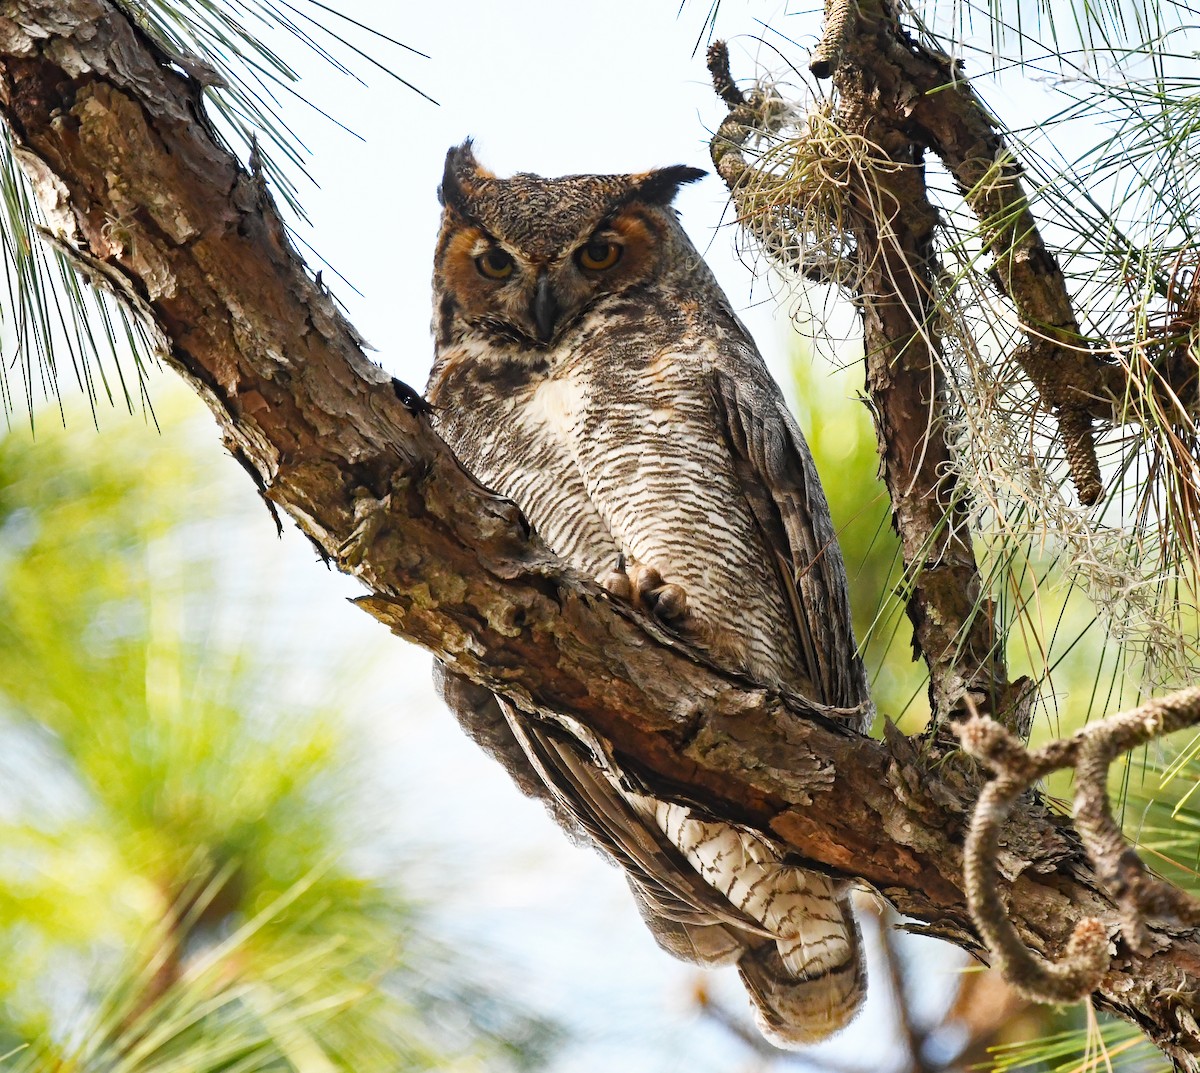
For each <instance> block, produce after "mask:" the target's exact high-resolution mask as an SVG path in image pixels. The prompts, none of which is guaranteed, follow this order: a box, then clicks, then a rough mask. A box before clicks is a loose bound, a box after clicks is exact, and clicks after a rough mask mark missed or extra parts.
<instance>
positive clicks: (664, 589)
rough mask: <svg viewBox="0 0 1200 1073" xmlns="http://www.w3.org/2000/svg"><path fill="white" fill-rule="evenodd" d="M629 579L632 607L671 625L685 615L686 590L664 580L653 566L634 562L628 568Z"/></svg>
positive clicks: (675, 623)
mask: <svg viewBox="0 0 1200 1073" xmlns="http://www.w3.org/2000/svg"><path fill="white" fill-rule="evenodd" d="M629 580H630V584H631V587H632V589H633V606H634V607H636V608H638V609H639V610H641V611H648V612H650V614H652V615H654V617H655V618H657V619H661V620H662V621H663V622H667V623H671V624H672V625H678V624H679V623H680V622H681V621H682V620H683V619H684V618H686V617H687V613H688V599H687V591H686V590H685V589H684V588H683V587H682V586H680V585H673V584H670V583H668V582H664V581H663V577H662V574H660V573H659V572H658V571H657V570H655V569H654V567H652V566H646V565H644V564H642V563H634V564H633V566H631V567H630V568H629Z"/></svg>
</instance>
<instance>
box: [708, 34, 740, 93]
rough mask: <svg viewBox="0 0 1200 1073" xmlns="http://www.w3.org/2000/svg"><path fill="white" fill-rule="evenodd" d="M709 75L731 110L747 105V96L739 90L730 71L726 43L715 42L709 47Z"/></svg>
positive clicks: (714, 87)
mask: <svg viewBox="0 0 1200 1073" xmlns="http://www.w3.org/2000/svg"><path fill="white" fill-rule="evenodd" d="M706 58H707V63H708V73H709V75H711V76H712V84H713V89H714V90H716V92H717V96H718V97H720V98H721V100H723V101H724V102H725V103H726V104H727V105H729V107H730V108H740V107H741V106H742V105H743V104H745V103H746V95H745V94H744V93H742V91H741V90H740V89H738V88H737V84H736V83H735V82H734V81H733V75H732V74H731V73H730V70H729V46H728V45H727V44H725V42H724V41H714V42H713V43H712V44H711V45H709V46H708V55H707V57H706Z"/></svg>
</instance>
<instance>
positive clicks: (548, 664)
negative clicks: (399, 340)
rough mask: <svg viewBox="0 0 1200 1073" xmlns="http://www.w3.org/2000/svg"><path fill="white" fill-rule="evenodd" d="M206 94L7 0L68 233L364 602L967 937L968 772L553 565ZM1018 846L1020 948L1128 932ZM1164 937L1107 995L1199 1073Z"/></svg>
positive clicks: (43, 171)
mask: <svg viewBox="0 0 1200 1073" xmlns="http://www.w3.org/2000/svg"><path fill="white" fill-rule="evenodd" d="M199 93H200V90H199V86H198V85H197V83H195V82H194V81H192V80H191V79H190V78H189V77H187V76H185V75H181V74H179V73H177V72H176V71H174V70H172V69H170V68H169V67H165V66H162V65H160V63H159V61H158V59H157V54H156V53H155V51H154V50H153V49H151V48H149V47H148V46H147V43H146V42H145V41H144V40H143V39H142V38H141V37H140V36H139V34H138V32H137V31H136V30H135V29H134V28H133V27H132V26H131V25H130V24H129V22H128V21H127V20H126V19H125V18H124V17H123V16H122V15H121V13H120V12H119V10H118V9H117V8H116V7H115V6H114V5H113V4H112V3H111V2H110V0H0V111H2V112H3V114H4V117H5V119H6V120H7V122H8V124H9V125H10V127H11V129H12V132H13V134H14V137H15V139H16V141H17V143H18V144H19V145H20V146H21V156H22V160H23V162H24V163H25V165H26V167H27V170H28V171H29V174H30V175H31V177H32V179H33V181H34V184H35V186H36V188H37V190H38V192H39V195H40V197H41V198H42V199H43V203H45V204H47V206H48V207H49V208H50V209H51V210H52V220H53V224H54V227H55V229H56V230H57V231H58V233H59V236H60V241H63V242H66V243H67V244H69V245H70V246H72V247H73V248H74V249H76V250H77V251H78V260H79V261H80V262H81V264H83V265H84V266H85V267H86V266H87V265H89V264H90V265H92V266H93V270H94V271H96V272H99V273H102V274H103V276H104V277H105V278H107V279H109V280H110V281H112V282H113V283H114V284H115V285H116V286H117V287H118V288H119V289H121V290H122V291H123V292H125V293H127V294H129V295H132V296H134V297H135V298H136V300H137V301H138V302H139V303H140V304H141V306H142V307H143V308H144V309H146V310H147V311H148V312H149V313H150V314H151V315H152V316H153V317H154V318H155V321H156V322H157V324H158V325H159V327H160V328H161V330H162V332H163V335H164V339H165V345H166V349H167V355H168V360H169V361H170V363H171V364H172V365H173V366H174V367H175V368H176V369H177V370H178V371H179V372H180V373H181V374H182V375H183V376H184V377H185V378H186V379H187V381H188V382H189V383H190V384H191V385H192V386H193V387H194V388H195V390H196V391H197V392H199V393H200V394H201V395H202V396H203V397H204V399H205V400H206V401H207V402H208V404H209V406H210V408H211V410H212V412H213V414H214V417H215V418H216V420H217V422H218V425H219V426H220V429H221V431H222V434H223V436H224V438H225V442H226V443H227V444H228V445H229V446H230V448H231V450H233V451H234V452H236V453H238V455H239V457H240V459H241V460H242V461H243V464H244V465H248V466H250V467H252V468H253V470H255V471H256V472H257V474H258V475H259V477H260V479H261V483H262V486H263V488H265V489H266V494H268V495H269V496H270V498H271V499H272V500H273V501H274V502H275V503H277V504H278V505H279V506H280V507H282V508H283V509H284V510H286V511H287V512H288V513H289V514H290V515H291V516H292V517H293V518H294V519H295V520H296V522H297V523H298V524H299V525H300V527H301V528H302V529H303V530H304V532H305V533H307V534H308V536H309V537H310V538H311V539H312V540H313V541H314V542H316V543H317V545H318V546H320V547H321V548H322V549H323V550H324V551H325V553H326V554H327V555H329V556H330V557H331V558H338V559H339V561H340V564H341V565H342V567H343V568H344V569H347V570H349V571H351V572H353V573H355V574H356V575H357V576H358V577H359V578H360V579H361V580H362V581H363V583H364V584H365V585H366V586H367V588H368V589H369V590H370V592H371V596H370V597H368V598H366V599H365V600H364V601H363V603H364V606H365V607H366V608H367V610H369V611H371V613H372V614H374V615H376V616H377V617H378V618H380V619H381V620H383V621H384V622H386V623H388V624H389V625H390V626H391V627H392V628H393V629H394V630H395V631H396V632H397V633H399V634H401V635H402V636H404V637H406V638H408V639H409V640H412V641H416V642H417V643H419V644H422V645H424V646H425V647H427V648H429V649H430V650H431V651H434V652H436V653H437V654H438V655H439V656H440V657H441V658H442V659H443V660H446V661H447V662H449V663H450V664H451V665H452V666H454V668H455V669H456V670H459V671H460V672H462V673H464V674H466V675H467V676H469V677H471V678H473V679H475V680H477V681H479V682H481V683H483V684H486V685H487V686H488V687H489V688H492V689H495V690H496V691H498V692H500V693H502V694H506V695H508V696H511V697H513V698H515V699H516V700H517V701H518V703H519V704H521V706H522V707H523V708H526V709H531V710H540V711H543V712H552V711H556V710H563V711H569V712H571V713H572V714H573V715H575V716H576V717H578V718H579V719H580V720H582V721H583V722H585V723H586V724H587V725H589V726H590V727H592V728H594V729H595V730H596V731H597V732H598V733H600V734H602V735H604V736H606V737H607V738H609V739H611V740H612V741H613V743H614V745H615V748H616V750H617V753H618V754H619V757H620V759H621V762H622V764H623V765H625V766H627V767H628V768H629V769H630V770H632V771H634V772H636V773H637V774H638V775H639V776H640V777H642V778H644V779H645V780H646V782H647V783H648V784H650V785H651V787H652V788H653V789H655V790H656V791H657V792H660V793H665V794H675V795H678V796H680V797H682V798H685V799H687V800H691V801H695V802H698V803H699V804H701V805H702V806H704V807H707V808H710V809H713V810H714V811H716V812H718V813H720V814H722V815H726V816H730V817H734V818H737V819H738V820H741V821H742V822H745V823H746V824H748V825H752V826H754V827H756V828H758V829H761V830H763V831H767V832H770V833H772V834H773V836H774V837H776V838H778V839H779V840H781V841H782V842H785V843H787V844H789V845H790V846H791V847H792V848H793V849H794V850H795V851H796V853H797V854H799V855H800V856H802V857H804V858H806V859H807V860H810V861H813V862H818V863H819V864H822V865H824V866H825V867H827V868H829V869H831V870H834V871H838V872H842V873H846V874H850V875H858V876H863V877H865V879H866V880H867V881H868V882H870V883H872V884H874V885H875V886H876V887H877V888H879V889H880V890H881V891H882V892H883V893H884V894H885V895H886V896H887V897H888V898H889V899H891V900H892V901H893V903H894V904H896V906H897V907H898V908H899V909H900V910H901V911H902V912H904V913H906V914H909V915H910V916H914V917H917V918H919V919H921V920H924V921H927V922H929V923H930V925H931V928H932V929H933V930H935V931H936V932H937V933H938V934H942V935H944V936H946V937H948V938H951V939H953V940H954V941H957V942H959V943H960V944H963V945H970V944H971V943H972V942H973V937H972V933H971V926H970V922H969V916H968V913H967V908H966V900H965V895H964V893H963V885H962V876H961V863H960V862H961V844H962V838H963V835H964V830H965V817H966V815H967V814H968V812H969V809H970V806H971V803H972V801H973V797H974V780H973V779H970V778H966V777H963V776H961V775H959V774H956V771H955V769H954V766H953V765H952V764H942V765H941V766H940V767H938V768H937V769H936V770H935V769H932V768H931V766H930V765H929V764H928V762H927V761H926V760H925V759H924V758H923V757H922V756H921V755H919V754H918V753H917V752H916V751H915V750H914V749H913V747H912V746H911V744H910V743H909V742H908V741H907V740H906V739H904V738H903V737H902V736H899V735H893V736H891V737H890V738H889V740H888V741H887V742H875V741H869V740H867V739H863V738H859V737H855V736H852V735H848V734H846V733H844V732H842V731H840V730H838V728H837V726H836V724H834V723H833V722H831V721H829V720H827V719H825V718H824V717H823V714H822V713H821V712H819V711H815V710H813V709H812V708H811V707H809V706H805V705H803V704H802V703H801V702H800V701H798V700H797V699H796V698H786V697H779V696H777V695H774V694H770V693H768V692H765V691H763V690H761V689H757V688H755V687H754V686H753V684H752V683H749V682H745V681H742V680H739V679H738V678H736V677H734V676H731V675H728V674H723V673H721V672H719V671H716V670H714V669H713V668H711V667H709V666H706V665H705V664H704V663H703V662H702V661H701V660H700V659H698V658H697V657H696V655H695V654H694V653H691V652H689V651H688V650H687V648H686V646H684V645H683V644H681V643H680V642H678V641H676V640H673V639H672V638H669V637H667V636H666V635H664V634H662V633H661V632H659V631H657V630H656V629H655V628H654V627H653V625H652V624H650V623H648V622H646V621H644V620H642V619H640V618H639V617H637V616H636V615H634V614H633V613H632V612H630V611H628V610H626V609H624V608H621V607H618V606H615V605H614V604H613V603H612V602H611V601H609V600H608V599H607V598H606V597H605V595H604V594H603V593H602V592H600V591H599V590H598V589H597V587H596V586H595V585H593V584H591V583H590V582H588V581H586V580H584V579H581V578H579V577H578V576H576V575H574V574H572V573H571V572H570V571H568V570H566V569H564V568H563V567H562V565H561V564H559V563H557V562H556V561H555V560H554V558H553V557H552V556H551V555H550V553H549V552H548V551H547V550H546V549H545V547H544V546H542V545H541V544H540V543H539V542H538V541H537V540H535V539H533V538H531V537H530V535H529V533H528V530H527V528H526V527H525V525H524V523H523V521H522V519H521V517H520V515H519V513H518V512H517V511H516V510H515V508H513V506H512V505H511V504H509V503H507V502H506V501H504V500H501V499H499V498H497V497H496V496H494V495H492V494H490V493H488V492H487V491H486V490H485V489H482V488H481V487H480V486H479V485H478V484H477V483H476V482H474V481H473V480H472V479H471V478H470V477H469V476H468V475H467V474H465V473H464V472H463V471H462V470H461V468H460V467H459V466H458V465H457V463H456V462H455V460H454V459H453V457H451V455H450V453H449V452H448V451H447V449H446V448H445V446H444V445H443V444H442V443H441V442H440V441H439V440H438V439H437V437H436V436H435V435H433V433H432V432H431V431H430V429H429V426H428V424H427V423H426V422H425V420H424V419H423V417H421V416H420V415H419V414H414V413H412V412H411V411H410V408H409V407H408V406H406V405H405V402H404V401H403V400H402V398H401V397H400V396H399V395H398V394H397V391H396V390H395V389H394V387H393V384H392V383H391V382H390V381H389V379H388V377H387V376H385V375H384V374H383V373H381V371H380V370H379V369H378V368H376V367H375V366H373V365H371V364H370V363H369V362H367V361H366V360H365V359H364V358H363V356H362V354H361V352H360V350H359V347H358V343H357V339H356V336H355V334H354V332H353V331H352V330H351V329H350V327H349V326H348V325H347V324H346V323H345V322H344V321H343V320H342V319H341V317H340V316H339V315H338V314H337V312H336V310H335V308H334V307H333V305H332V303H331V302H330V301H329V299H328V298H327V296H326V295H324V294H323V293H322V291H321V290H320V289H319V288H318V287H317V286H315V285H314V284H313V282H312V280H311V279H309V277H308V276H307V275H306V273H305V271H304V269H303V265H302V264H301V262H300V261H299V259H298V258H297V257H296V256H295V254H294V252H293V251H292V250H291V248H290V246H289V245H288V243H287V240H286V236H285V234H284V232H283V229H282V228H281V227H280V225H279V222H278V219H277V217H276V216H275V213H274V209H273V207H272V206H271V205H270V203H269V202H268V201H267V200H266V199H265V198H264V196H263V194H262V192H261V190H260V189H259V187H258V184H256V183H255V182H254V181H253V179H252V178H251V177H250V176H249V175H247V174H246V173H245V172H244V171H242V170H241V169H240V168H239V167H238V164H237V162H236V160H235V159H234V158H233V157H232V156H231V155H230V154H229V153H228V152H227V151H225V150H224V149H223V148H222V147H221V146H220V145H218V144H217V142H216V141H215V140H214V138H213V137H212V135H211V132H210V130H209V129H208V127H207V125H206V123H205V122H204V119H203V110H202V107H201V103H200V96H199ZM111 219H119V220H121V224H122V226H121V233H122V238H121V242H120V243H119V244H117V243H114V242H113V240H112V239H113V235H112V232H113V229H112V228H111V227H107V226H106V224H108V222H109V220H111ZM401 394H403V393H402V392H401ZM407 401H408V402H409V403H410V404H411V402H412V399H411V397H409V398H408V400H407ZM1006 834H1007V838H1008V842H1007V846H1006V852H1005V853H1004V855H1003V856H1002V858H1001V873H1002V881H1001V893H1002V894H1003V895H1004V896H1005V898H1006V899H1007V903H1008V912H1009V914H1010V916H1011V918H1012V919H1013V921H1014V922H1015V924H1016V927H1017V929H1018V932H1019V934H1020V935H1021V938H1022V940H1023V941H1024V942H1025V943H1027V944H1028V945H1030V946H1031V947H1032V948H1034V949H1036V950H1038V951H1040V952H1042V953H1043V954H1045V955H1046V956H1051V957H1053V956H1057V954H1058V953H1059V952H1060V951H1061V950H1062V948H1063V946H1064V944H1065V943H1066V942H1067V939H1068V936H1069V935H1070V933H1071V928H1072V926H1073V923H1074V921H1075V920H1076V919H1078V918H1079V917H1080V916H1085V915H1086V916H1093V917H1096V918H1098V919H1101V920H1114V919H1115V916H1114V914H1115V910H1114V908H1113V906H1112V905H1111V904H1109V902H1108V901H1107V900H1106V899H1105V898H1104V897H1103V895H1102V894H1101V893H1100V892H1099V890H1098V887H1097V885H1096V883H1095V881H1094V879H1093V877H1092V876H1091V874H1090V872H1089V870H1088V867H1087V865H1086V862H1085V860H1084V858H1083V856H1082V854H1081V852H1080V849H1079V846H1078V843H1077V840H1076V839H1075V837H1074V836H1073V834H1072V832H1071V830H1070V828H1069V826H1068V825H1067V823H1066V821H1065V820H1063V819H1061V818H1057V817H1054V816H1051V815H1050V814H1048V813H1047V812H1046V811H1045V810H1044V809H1043V808H1042V807H1041V806H1040V805H1038V804H1037V802H1036V801H1033V800H1030V801H1027V802H1026V803H1024V804H1023V805H1022V806H1021V807H1020V808H1019V809H1018V810H1016V811H1014V814H1013V816H1012V818H1011V822H1010V825H1009V827H1008V829H1007V831H1006ZM1154 934H1155V936H1156V937H1157V938H1158V940H1159V941H1158V942H1157V943H1156V944H1155V949H1154V951H1153V952H1152V953H1150V954H1149V955H1146V956H1141V955H1137V954H1135V953H1133V952H1132V951H1130V950H1127V949H1125V948H1119V949H1118V954H1117V957H1116V958H1115V959H1114V960H1113V962H1112V964H1111V965H1110V967H1109V971H1108V973H1107V974H1106V976H1105V978H1104V980H1103V982H1102V984H1101V988H1100V990H1099V992H1098V995H1097V997H1098V1001H1099V1002H1100V1004H1101V1005H1102V1006H1104V1007H1106V1008H1109V1009H1112V1010H1115V1011H1117V1012H1118V1013H1121V1014H1123V1015H1124V1016H1126V1017H1128V1018H1130V1019H1131V1020H1132V1021H1134V1022H1135V1023H1137V1024H1139V1025H1141V1026H1142V1027H1143V1028H1145V1029H1146V1030H1147V1031H1148V1032H1149V1033H1150V1034H1151V1035H1152V1037H1153V1038H1154V1039H1155V1040H1156V1041H1158V1042H1159V1043H1160V1045H1161V1046H1163V1047H1164V1049H1166V1050H1167V1051H1168V1053H1170V1054H1171V1055H1172V1056H1173V1057H1175V1058H1176V1060H1177V1061H1178V1062H1179V1063H1180V1064H1181V1067H1182V1068H1187V1069H1200V1058H1198V1056H1200V1030H1198V1029H1197V1027H1196V1021H1195V1019H1194V1015H1193V1010H1192V1006H1191V1005H1190V1002H1191V1000H1190V999H1185V1000H1181V999H1178V998H1176V999H1172V1000H1166V999H1164V998H1162V996H1163V995H1164V994H1166V993H1167V989H1172V990H1171V993H1172V994H1173V995H1176V996H1178V995H1187V994H1189V993H1190V992H1192V991H1195V990H1197V989H1200V943H1197V942H1196V941H1195V938H1194V936H1193V935H1192V934H1191V933H1190V932H1189V933H1184V934H1178V935H1174V934H1172V933H1169V932H1166V931H1155V932H1154Z"/></svg>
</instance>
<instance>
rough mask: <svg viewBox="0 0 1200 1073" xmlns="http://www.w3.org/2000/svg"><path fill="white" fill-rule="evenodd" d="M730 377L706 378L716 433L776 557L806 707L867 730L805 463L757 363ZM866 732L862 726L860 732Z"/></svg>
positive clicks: (818, 492)
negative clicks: (834, 711)
mask: <svg viewBox="0 0 1200 1073" xmlns="http://www.w3.org/2000/svg"><path fill="white" fill-rule="evenodd" d="M748 364H751V365H752V367H751V368H749V369H747V368H746V367H745V365H743V366H742V367H741V368H738V369H737V370H736V372H734V371H729V370H725V369H715V370H713V373H712V394H713V400H714V403H715V409H716V418H717V426H718V429H719V430H720V434H721V435H723V437H724V439H725V442H726V443H727V445H728V447H729V451H730V454H731V455H732V457H733V460H734V466H735V469H736V472H737V474H738V477H739V479H740V482H741V485H742V489H743V490H744V493H745V496H746V500H747V502H748V503H749V505H750V509H751V512H752V513H753V515H754V518H755V521H756V523H757V525H758V528H759V531H760V532H761V534H762V538H763V544H764V546H765V547H767V548H769V549H770V550H771V552H772V553H773V555H774V556H775V562H776V566H777V568H778V572H779V580H780V584H781V585H782V586H783V590H784V592H785V593H786V594H787V597H788V600H789V602H790V604H791V607H792V614H793V619H794V621H795V625H796V633H797V636H798V637H799V641H800V652H801V658H802V659H803V661H804V664H805V665H804V667H803V668H802V670H803V672H804V674H805V675H806V677H807V678H808V681H809V682H810V683H811V684H812V688H813V690H814V691H815V694H816V695H815V696H813V697H812V698H811V699H813V700H815V701H817V702H818V703H821V704H826V705H829V706H831V707H834V708H844V709H850V710H854V709H861V711H860V712H859V714H858V716H857V720H856V718H855V717H854V716H852V715H849V714H848V715H847V721H848V722H850V723H851V724H852V725H855V726H856V727H857V728H858V729H862V730H865V729H866V727H867V726H869V724H870V720H871V714H872V713H871V710H870V702H869V699H868V692H867V683H866V672H865V670H864V668H863V664H862V660H861V659H860V658H859V656H858V652H857V646H856V644H855V641H854V630H853V628H852V626H851V624H850V600H849V594H848V593H847V590H846V567H845V565H844V563H843V561H842V553H841V549H840V548H839V547H838V542H837V536H836V534H835V533H834V530H833V521H832V519H831V518H830V516H829V505H828V503H827V502H826V500H825V493H824V491H822V489H821V481H820V478H819V477H818V476H817V471H816V467H815V466H814V465H813V460H812V455H811V454H810V452H809V450H808V444H807V443H806V442H805V440H804V435H803V433H801V431H800V428H799V426H798V425H797V424H796V421H795V419H794V418H793V417H792V415H791V413H790V412H789V411H788V408H787V405H786V403H785V402H784V400H783V396H782V394H781V393H780V391H779V388H778V387H777V386H776V384H775V383H774V381H773V380H771V379H770V377H769V374H767V372H766V369H765V367H762V365H761V359H759V360H757V361H755V362H753V363H748ZM864 724H865V725H864Z"/></svg>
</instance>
